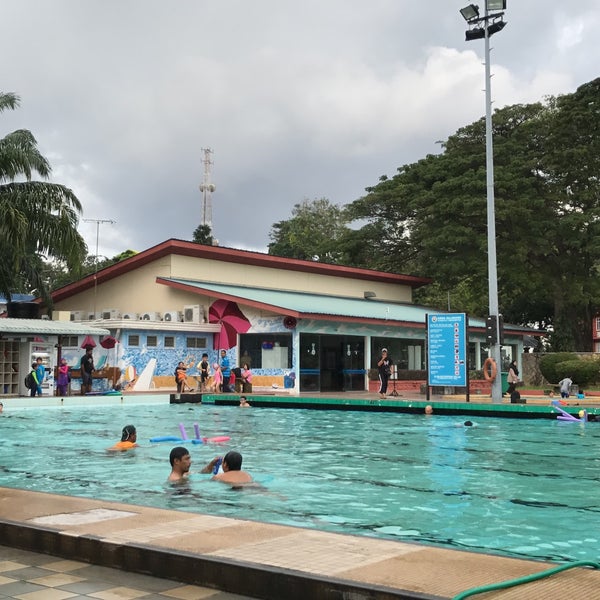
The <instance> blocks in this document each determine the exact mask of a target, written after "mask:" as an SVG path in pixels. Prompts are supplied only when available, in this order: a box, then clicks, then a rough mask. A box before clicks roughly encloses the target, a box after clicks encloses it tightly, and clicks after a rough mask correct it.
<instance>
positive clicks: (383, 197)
mask: <svg viewBox="0 0 600 600" xmlns="http://www.w3.org/2000/svg"><path fill="white" fill-rule="evenodd" d="M598 98H600V79H598V80H595V81H593V82H590V83H589V84H586V85H584V86H581V87H580V88H579V89H578V90H577V91H576V92H575V93H574V94H570V95H567V96H561V97H558V98H549V99H547V100H546V102H544V103H536V104H530V105H514V106H509V107H506V108H503V109H500V110H498V111H496V112H495V114H494V119H493V136H494V172H495V201H496V202H495V208H496V245H497V259H498V288H499V300H500V312H501V313H503V315H504V317H505V321H508V322H513V323H521V324H529V325H531V324H534V323H535V324H539V325H540V326H542V327H548V326H549V327H551V328H552V329H553V331H554V332H555V333H553V338H552V345H553V349H562V350H574V349H578V350H589V349H591V318H592V316H593V314H594V312H595V310H596V309H597V307H598V306H600V278H599V277H598V268H599V266H600V231H599V227H600V177H599V176H600V136H599V135H598V134H599V133H600V110H599V100H598ZM485 177H486V166H485V122H484V120H483V119H481V120H479V121H477V122H475V123H473V124H471V125H468V126H465V127H463V128H461V129H459V130H458V131H457V132H456V133H455V134H454V135H452V136H450V137H449V138H448V140H447V141H446V142H444V143H443V144H442V153H441V154H438V155H429V156H427V157H425V158H424V159H422V160H420V161H418V162H417V163H414V164H410V165H404V166H403V167H401V168H399V169H398V173H397V174H396V175H395V176H394V177H393V178H391V179H388V178H387V177H383V178H381V179H380V182H379V183H378V184H377V185H376V186H374V187H372V188H367V195H366V196H364V197H363V198H360V199H359V200H357V201H355V202H353V203H352V204H350V205H349V206H348V207H347V214H348V217H349V219H350V220H351V221H350V222H352V221H359V222H363V223H365V222H366V224H364V225H363V226H362V227H360V228H359V229H358V230H357V231H355V232H351V233H350V237H351V238H353V239H354V241H355V242H356V243H357V244H359V245H360V246H361V247H365V246H366V247H375V246H377V247H378V248H379V249H380V252H379V256H378V258H377V259H376V261H377V262H376V264H373V263H372V261H373V256H372V255H369V254H362V255H361V254H360V253H358V252H355V253H354V254H353V255H351V256H352V257H353V258H354V259H356V260H358V261H365V264H359V265H357V266H366V267H369V266H371V267H376V268H383V269H386V270H394V271H401V272H416V273H419V274H420V275H426V276H430V277H432V278H433V279H434V280H435V281H436V282H437V283H438V285H436V286H429V287H428V288H423V289H422V290H419V291H418V293H417V295H416V299H417V300H418V301H422V302H424V303H427V304H429V302H431V303H433V304H434V305H435V304H438V305H439V304H442V303H443V302H444V299H446V298H447V296H448V293H450V297H451V298H452V299H453V303H456V302H458V305H456V304H453V310H466V311H468V312H471V313H473V314H480V315H482V314H485V313H486V312H487V306H488V301H487V295H488V283H487V281H488V280H487V220H486V219H487V215H486V201H485V199H486V193H485V185H486V180H485ZM347 243H348V246H349V247H352V240H348V241H347ZM355 247H356V245H355Z"/></svg>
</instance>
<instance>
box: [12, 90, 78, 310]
mask: <svg viewBox="0 0 600 600" xmlns="http://www.w3.org/2000/svg"><path fill="white" fill-rule="evenodd" d="M19 102H20V99H19V97H18V96H16V95H15V94H12V93H0V112H2V111H4V110H8V109H11V110H14V109H15V108H17V107H18V106H19ZM34 173H37V175H39V176H40V177H41V178H43V179H48V178H49V176H50V173H51V168H50V164H49V163H48V161H47V160H46V159H45V158H44V157H43V156H42V155H41V153H40V152H39V150H38V149H37V142H36V140H35V138H34V137H33V135H32V134H31V132H29V131H27V130H25V129H20V130H17V131H14V132H13V133H10V134H8V135H7V136H5V137H4V138H2V139H0V214H2V219H0V255H1V256H2V261H1V262H0V292H1V293H2V294H4V295H5V296H6V297H7V298H10V297H11V294H12V293H15V292H27V291H29V290H30V289H32V288H37V290H38V292H39V293H40V295H41V296H42V297H43V298H44V299H45V300H46V302H47V303H48V305H50V295H49V288H48V286H47V284H46V282H45V281H44V278H43V269H42V268H41V267H42V257H44V256H45V257H49V258H54V259H56V260H59V261H64V262H65V264H66V265H67V267H68V268H69V269H70V270H73V271H77V268H78V265H80V264H81V263H82V262H83V260H84V259H85V255H86V250H87V247H86V244H85V242H84V240H83V238H82V237H81V236H80V235H79V233H78V232H77V224H78V220H79V215H80V213H81V204H80V202H79V200H78V199H77V197H76V196H75V194H74V193H73V192H72V191H71V190H70V189H68V188H67V187H65V186H63V185H60V184H55V183H48V182H40V181H32V176H33V174H34ZM21 179H24V181H21Z"/></svg>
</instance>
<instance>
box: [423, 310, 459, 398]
mask: <svg viewBox="0 0 600 600" xmlns="http://www.w3.org/2000/svg"><path fill="white" fill-rule="evenodd" d="M427 371H428V384H429V385H436V386H442V385H443V386H462V387H464V386H466V385H467V375H468V373H467V315H466V314H465V313H442V314H433V315H427Z"/></svg>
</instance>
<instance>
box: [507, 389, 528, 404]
mask: <svg viewBox="0 0 600 600" xmlns="http://www.w3.org/2000/svg"><path fill="white" fill-rule="evenodd" d="M510 403H511V404H525V400H521V394H520V393H519V392H518V391H517V390H514V391H513V392H511V394H510Z"/></svg>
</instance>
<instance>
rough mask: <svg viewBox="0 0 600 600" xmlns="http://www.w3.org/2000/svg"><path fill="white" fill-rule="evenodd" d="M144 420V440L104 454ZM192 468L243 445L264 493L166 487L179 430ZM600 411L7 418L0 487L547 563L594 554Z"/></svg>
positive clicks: (205, 482)
mask: <svg viewBox="0 0 600 600" xmlns="http://www.w3.org/2000/svg"><path fill="white" fill-rule="evenodd" d="M128 423H133V424H135V425H136V427H137V430H138V442H139V443H140V444H142V447H140V448H138V449H136V450H134V451H130V452H126V453H107V452H106V448H107V447H108V446H110V445H112V444H113V443H114V442H116V441H118V439H119V436H120V431H121V428H122V427H123V426H124V425H126V424H128ZM179 423H184V424H185V425H186V428H187V432H188V435H190V436H193V424H194V423H198V424H199V427H200V430H201V432H202V435H203V436H208V437H210V436H217V435H229V436H231V440H230V442H227V443H225V444H222V445H219V446H215V445H212V444H211V445H192V444H189V448H190V453H191V455H192V459H193V465H192V471H194V470H200V468H201V467H202V466H203V465H204V464H205V463H206V462H208V461H209V460H210V459H211V458H213V457H214V456H215V455H217V454H224V453H225V452H226V451H227V450H229V449H236V450H239V451H240V452H242V454H243V456H244V468H245V469H246V470H248V471H250V472H251V473H252V474H253V475H254V477H255V479H256V480H257V481H258V482H260V483H261V484H262V485H263V486H264V489H262V490H243V491H234V490H230V489H229V488H227V487H226V486H224V485H222V484H218V483H215V482H212V481H210V477H209V476H207V475H201V474H198V473H194V474H192V476H191V477H190V481H189V483H188V485H186V486H184V487H181V488H177V489H174V488H172V487H169V486H168V485H166V484H165V480H166V477H167V475H168V473H169V471H170V467H169V463H168V454H169V451H170V449H171V447H173V446H174V445H177V444H173V443H161V444H151V443H149V442H148V440H149V438H151V437H153V436H160V435H178V434H179ZM599 484H600V424H598V423H588V424H585V425H584V424H580V423H563V422H560V421H549V420H537V419H536V420H516V419H491V418H478V419H477V420H476V421H475V426H474V427H463V426H462V420H461V419H460V418H456V417H442V416H435V415H434V416H432V417H425V416H421V415H403V414H386V413H367V412H345V411H320V410H296V409H294V410H286V409H269V408H265V409H257V408H253V409H240V408H237V407H215V406H195V405H194V406H192V405H185V404H184V405H181V404H180V405H161V406H112V407H106V408H55V409H54V408H52V409H51V408H46V409H21V410H17V411H12V412H11V413H10V414H9V413H7V412H6V411H5V413H4V414H3V415H1V416H0V485H1V486H6V487H15V488H25V489H31V490H37V491H45V492H53V493H58V494H68V495H73V496H84V497H89V498H99V499H106V500H116V501H119V502H129V503H133V504H143V505H148V506H156V507H160V508H167V509H176V510H184V511H191V512H202V513H208V514H214V515H223V516H229V517H237V518H242V519H253V520H258V521H265V522H270V523H281V524H289V525H299V526H303V527H311V528H316V529H322V530H328V531H337V532H345V533H352V534H359V535H369V536H375V537H380V538H388V539H397V540H402V541H409V542H421V543H427V544H434V545H439V546H445V547H451V548H460V549H466V550H473V551H485V552H491V553H497V554H502V555H507V556H523V557H531V558H539V559H548V560H559V561H562V560H597V559H598V554H599V551H598V547H599V543H600V486H599Z"/></svg>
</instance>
